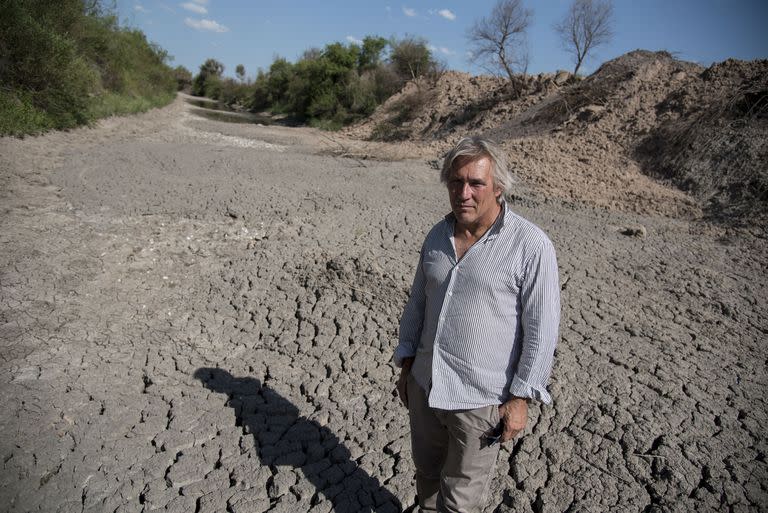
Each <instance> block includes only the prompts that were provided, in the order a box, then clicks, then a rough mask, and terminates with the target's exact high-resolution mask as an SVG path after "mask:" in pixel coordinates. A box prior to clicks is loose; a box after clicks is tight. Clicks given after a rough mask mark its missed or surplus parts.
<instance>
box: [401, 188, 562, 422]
mask: <svg viewBox="0 0 768 513" xmlns="http://www.w3.org/2000/svg"><path fill="white" fill-rule="evenodd" d="M502 212H503V214H502V215H500V216H499V217H498V219H496V221H495V222H494V224H493V225H492V226H491V228H489V229H488V231H487V232H486V233H485V234H484V235H483V236H482V237H481V238H480V239H479V240H478V241H477V242H475V243H474V244H473V245H472V247H470V248H469V250H467V252H466V253H465V255H464V257H463V258H462V259H461V260H458V261H457V258H456V251H455V246H454V236H453V232H454V223H455V218H454V216H453V214H452V213H451V214H448V215H447V216H446V217H445V219H444V220H442V221H441V222H439V223H438V224H436V225H435V226H434V227H433V228H432V230H430V232H429V234H428V235H427V237H426V239H425V241H424V244H423V246H422V248H421V256H420V258H419V265H418V267H417V268H416V276H415V277H414V280H413V285H412V287H411V295H410V298H409V300H408V303H407V304H406V306H405V311H404V312H403V317H402V319H401V321H400V343H399V344H398V346H397V348H396V349H395V358H394V360H395V364H396V365H397V366H398V367H400V366H402V360H403V358H407V357H411V356H415V357H416V358H415V360H414V362H413V366H412V367H411V374H412V375H413V376H414V378H415V380H416V382H417V383H418V384H419V385H420V386H421V387H422V388H423V389H424V390H425V391H426V392H427V393H428V396H429V406H431V407H433V408H440V409H444V410H460V409H473V408H480V407H483V406H487V405H490V404H501V403H503V402H505V401H506V400H507V399H509V397H510V396H516V397H528V398H532V399H537V400H540V401H542V402H545V403H549V402H550V401H551V397H550V395H549V393H548V392H547V388H546V386H547V381H548V380H549V375H550V373H551V371H552V363H553V358H554V351H555V344H556V343H557V331H558V326H559V323H560V286H559V281H558V274H557V260H556V257H555V249H554V247H553V246H552V242H550V240H549V239H548V238H547V236H546V235H545V234H544V232H542V231H541V230H540V229H539V228H538V227H536V226H535V225H534V224H533V223H531V222H529V221H526V220H525V219H523V218H522V217H520V216H518V215H517V214H515V213H513V212H512V211H511V210H509V208H508V207H507V205H506V203H504V204H503V205H502Z"/></svg>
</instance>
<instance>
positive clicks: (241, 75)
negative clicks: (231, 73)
mask: <svg viewBox="0 0 768 513" xmlns="http://www.w3.org/2000/svg"><path fill="white" fill-rule="evenodd" d="M235 75H237V79H238V80H239V81H240V82H245V66H243V65H242V64H238V65H237V66H235Z"/></svg>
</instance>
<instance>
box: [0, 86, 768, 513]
mask: <svg viewBox="0 0 768 513" xmlns="http://www.w3.org/2000/svg"><path fill="white" fill-rule="evenodd" d="M188 109H189V108H188V107H187V106H185V105H184V104H183V103H182V102H181V101H180V100H179V101H177V102H176V103H174V104H173V105H172V106H170V107H168V108H166V109H162V110H158V111H153V112H151V113H147V114H144V115H141V116H137V117H132V118H115V119H111V120H107V121H104V122H101V123H100V124H99V125H98V126H97V127H96V128H93V129H83V130H76V131H72V132H68V133H53V134H48V135H45V136H41V137H35V138H27V139H25V140H13V139H2V140H0V183H2V196H1V197H2V211H3V214H2V217H1V218H0V240H1V241H2V245H0V262H1V264H0V287H1V288H0V291H1V295H2V296H1V297H2V310H1V311H0V344H1V345H0V356H1V357H2V360H1V362H0V365H2V367H1V369H2V372H0V391H1V393H0V412H2V413H0V428H2V433H3V435H2V439H1V440H0V454H1V455H2V475H1V477H0V504H1V505H2V506H1V507H0V509H3V510H4V511H9V512H26V511H50V512H72V511H83V512H86V511H87V512H91V511H93V512H96V511H98V512H113V511H114V512H149V511H168V512H193V511H197V512H201V513H207V512H219V511H221V512H223V511H229V512H233V513H241V512H254V513H255V512H264V511H272V512H282V511H286V512H287V511H290V512H299V511H312V512H325V513H327V512H331V511H333V512H336V513H341V512H359V511H377V512H397V511H403V510H409V509H413V507H414V495H415V490H414V486H413V479H412V474H413V467H412V463H411V458H410V448H409V441H408V440H409V439H408V427H407V418H406V414H405V411H404V410H403V408H402V407H401V406H400V405H399V403H398V401H397V399H396V397H395V395H394V393H393V391H394V379H395V369H394V367H393V366H392V364H391V361H390V359H391V353H392V350H393V348H394V345H395V343H396V333H397V325H398V320H399V315H400V312H401V309H402V306H403V305H404V302H405V300H406V298H407V294H408V288H409V285H410V280H411V277H412V273H413V269H414V266H415V264H416V259H417V254H418V248H419V245H420V243H421V240H422V238H423V236H424V235H425V233H426V231H427V230H428V229H429V228H430V226H431V225H432V224H433V223H434V222H435V221H436V220H437V219H439V217H440V216H441V215H442V214H443V213H444V212H445V210H446V198H445V193H444V191H443V189H442V188H441V186H440V185H439V183H438V180H437V176H436V171H435V170H434V168H433V166H431V165H430V164H429V161H428V159H411V160H408V159H405V160H395V161H392V160H385V159H381V160H376V159H359V158H346V157H340V156H338V154H339V153H341V151H340V150H339V148H347V147H348V145H354V144H360V145H363V143H355V142H354V141H342V140H340V139H337V138H338V137H340V136H333V137H331V136H327V135H322V134H319V133H318V132H314V131H310V130H305V129H287V128H285V129H283V128H270V127H258V126H243V125H237V126H234V125H225V124H222V123H218V122H214V121H206V120H202V119H198V118H195V117H193V116H192V115H191V114H190V113H189V111H188ZM349 147H351V146H349ZM380 150H381V152H382V154H383V153H387V152H389V154H390V155H393V154H397V152H398V151H399V150H398V148H397V147H395V146H393V147H389V149H386V148H384V147H382V148H380ZM346 153H348V154H354V153H355V152H354V151H349V152H346ZM536 198H539V199H536ZM540 198H541V195H536V196H535V197H534V196H529V195H527V194H526V190H525V188H521V189H520V193H519V194H518V195H517V196H516V199H515V201H514V202H513V208H514V209H515V210H517V211H518V212H520V213H521V214H522V215H524V216H526V217H528V218H529V219H531V220H533V221H534V222H536V223H537V224H539V225H540V226H541V227H542V228H544V229H545V230H546V231H547V232H548V233H549V234H550V236H551V238H552V239H553V241H554V243H555V245H556V248H557V250H558V257H559V263H560V271H561V282H562V290H563V320H562V325H561V340H560V343H559V346H558V349H557V355H556V360H557V361H556V366H555V369H554V374H553V379H552V385H551V391H552V395H553V397H554V403H553V404H552V405H551V406H545V407H541V408H539V407H534V408H533V410H532V415H531V423H530V424H529V427H528V429H527V430H526V432H525V434H524V436H522V437H521V438H519V439H518V440H517V441H515V442H514V443H513V444H509V445H508V446H507V447H505V448H504V449H503V450H502V453H501V457H500V462H499V468H498V471H497V475H496V476H495V478H494V480H493V484H492V489H491V496H490V501H489V506H488V508H487V511H499V512H532V511H533V512H541V511H585V512H602V511H649V512H650V511H756V510H761V509H764V508H766V507H768V495H767V492H766V486H767V482H768V472H766V468H767V467H766V465H767V463H766V436H765V431H763V429H764V428H765V427H763V428H761V427H760V426H761V425H762V426H765V425H766V423H768V418H767V410H766V402H765V384H766V363H767V361H766V360H767V359H766V348H765V346H766V333H768V312H767V311H766V310H767V309H768V307H767V305H768V302H767V301H766V296H767V295H768V293H766V289H767V288H768V278H767V277H766V273H765V268H766V263H768V251H767V250H766V243H765V239H760V238H756V237H754V236H751V235H748V234H743V233H739V232H735V231H729V230H727V229H725V228H722V227H714V226H710V225H707V224H704V223H701V222H690V221H686V220H679V219H671V218H665V217H653V216H641V215H634V214H626V213H617V212H611V211H609V210H605V209H596V208H592V207H586V206H578V205H577V204H574V203H570V204H565V203H561V202H558V201H555V200H549V201H542V200H541V199H540ZM643 235H644V236H643ZM761 433H762V434H761Z"/></svg>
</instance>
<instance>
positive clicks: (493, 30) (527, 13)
mask: <svg viewBox="0 0 768 513" xmlns="http://www.w3.org/2000/svg"><path fill="white" fill-rule="evenodd" d="M532 16H533V12H532V11H531V10H530V9H526V8H525V7H524V6H523V2H522V0H498V2H496V5H495V6H494V7H493V11H491V15H490V16H488V17H485V18H481V19H480V20H478V21H477V22H475V24H474V25H473V26H472V28H471V29H469V32H468V33H467V39H469V42H470V45H471V46H472V55H473V57H474V58H476V59H479V60H480V61H484V62H485V63H486V64H487V65H488V67H489V68H490V69H492V70H502V71H504V73H506V75H507V77H508V78H509V80H510V81H511V82H513V83H514V73H515V71H517V70H520V71H522V73H523V74H524V73H525V72H526V71H527V69H528V52H527V50H526V31H527V30H528V25H530V23H531V17H532Z"/></svg>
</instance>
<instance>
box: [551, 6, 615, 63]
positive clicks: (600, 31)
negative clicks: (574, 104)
mask: <svg viewBox="0 0 768 513" xmlns="http://www.w3.org/2000/svg"><path fill="white" fill-rule="evenodd" d="M612 16H613V2H612V0H574V1H573V3H572V4H571V7H570V8H569V9H568V13H567V14H566V15H565V17H564V18H563V20H562V21H561V22H560V23H558V24H556V25H555V31H556V32H557V34H558V35H559V36H560V40H561V42H562V44H563V47H564V48H565V49H566V50H567V51H568V52H569V53H572V54H573V60H574V62H575V63H576V68H574V70H573V74H574V75H575V74H576V73H578V72H579V68H580V67H581V64H582V62H584V58H585V57H586V56H587V54H588V53H589V52H590V51H591V50H592V49H593V48H595V47H596V46H599V45H602V44H604V43H607V42H608V41H610V40H611V38H612V37H613V30H612V28H611V17H612Z"/></svg>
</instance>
